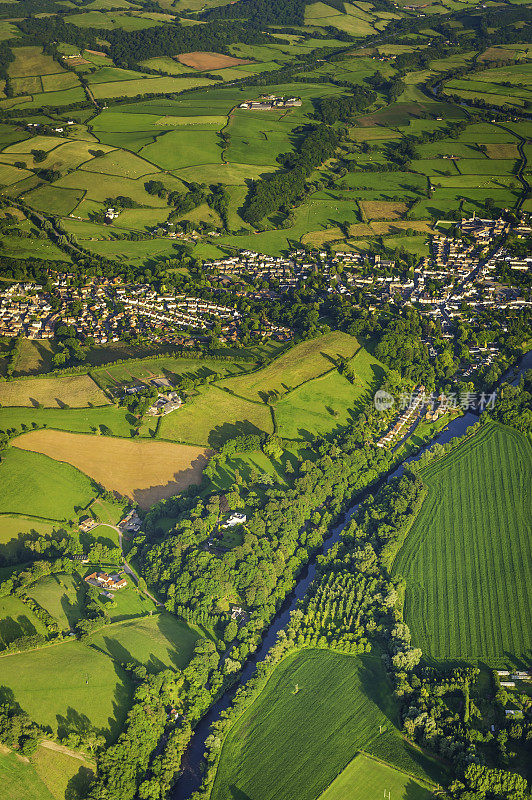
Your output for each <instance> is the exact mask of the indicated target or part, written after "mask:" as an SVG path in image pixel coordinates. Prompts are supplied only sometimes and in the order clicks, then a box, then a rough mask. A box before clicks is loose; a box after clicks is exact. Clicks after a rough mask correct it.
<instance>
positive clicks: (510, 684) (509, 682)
mask: <svg viewBox="0 0 532 800" xmlns="http://www.w3.org/2000/svg"><path fill="white" fill-rule="evenodd" d="M496 672H497V676H498V678H499V683H500V684H501V686H502V688H503V689H512V690H513V689H517V685H516V681H532V670H529V669H517V670H509V669H498V670H496ZM504 714H505V716H506V718H507V719H517V718H521V717H522V716H523V712H522V711H521V709H519V708H505V709H504Z"/></svg>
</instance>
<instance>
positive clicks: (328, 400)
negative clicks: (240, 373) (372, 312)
mask: <svg viewBox="0 0 532 800" xmlns="http://www.w3.org/2000/svg"><path fill="white" fill-rule="evenodd" d="M350 366H351V369H352V370H353V371H354V373H355V375H356V379H355V382H354V383H353V384H351V383H350V382H349V381H348V380H347V379H346V378H344V377H343V376H342V375H340V373H339V372H338V370H336V369H333V370H331V371H330V372H328V373H327V374H326V375H323V376H322V377H318V378H314V379H313V380H311V381H308V382H307V383H304V384H303V385H302V386H299V387H298V388H296V389H294V390H293V391H291V392H289V393H288V394H287V395H286V396H285V397H283V398H281V400H280V401H279V402H278V403H276V405H275V407H274V409H275V412H274V413H275V420H276V422H277V430H278V432H279V435H280V436H282V437H286V438H287V439H300V438H303V439H304V438H308V435H309V434H312V435H315V434H318V435H319V434H327V433H330V432H331V431H332V430H334V429H335V428H336V427H338V426H345V425H346V424H347V422H348V420H349V419H350V418H353V417H354V416H355V415H356V414H355V411H356V407H357V404H358V402H359V401H361V400H362V398H365V397H367V395H368V391H369V389H370V388H371V387H376V386H377V385H379V384H380V383H381V381H382V379H383V377H384V368H383V367H382V365H381V364H380V363H379V362H378V361H377V359H376V358H373V356H371V355H370V354H369V353H368V351H367V350H365V349H363V348H361V349H360V350H359V351H358V352H357V354H356V355H355V356H354V357H353V358H352V359H351V361H350Z"/></svg>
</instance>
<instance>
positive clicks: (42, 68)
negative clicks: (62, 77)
mask: <svg viewBox="0 0 532 800" xmlns="http://www.w3.org/2000/svg"><path fill="white" fill-rule="evenodd" d="M13 55H14V56H15V60H14V61H13V62H12V63H11V64H10V65H9V70H8V71H9V74H10V75H11V77H12V78H21V77H26V76H28V75H53V74H54V73H56V72H63V70H62V69H61V67H60V66H59V64H58V63H57V62H56V61H54V59H53V58H52V57H51V56H48V55H45V54H44V53H43V51H42V47H33V46H32V47H15V48H14V49H13Z"/></svg>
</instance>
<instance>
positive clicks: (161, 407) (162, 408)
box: [147, 392, 183, 417]
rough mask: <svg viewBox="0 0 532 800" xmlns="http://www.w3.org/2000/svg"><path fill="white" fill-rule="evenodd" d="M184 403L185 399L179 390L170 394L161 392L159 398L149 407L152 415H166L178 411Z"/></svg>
mask: <svg viewBox="0 0 532 800" xmlns="http://www.w3.org/2000/svg"><path fill="white" fill-rule="evenodd" d="M182 405H183V400H182V399H181V397H180V396H179V395H178V393H177V392H169V393H168V394H160V395H158V396H157V399H156V400H155V402H154V403H153V405H151V406H150V407H149V409H148V412H147V413H148V414H149V416H151V417H164V416H166V414H171V413H172V411H177V409H178V408H181V406H182Z"/></svg>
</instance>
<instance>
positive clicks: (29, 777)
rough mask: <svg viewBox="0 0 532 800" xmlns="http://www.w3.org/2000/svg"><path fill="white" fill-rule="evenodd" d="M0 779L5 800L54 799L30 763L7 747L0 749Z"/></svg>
mask: <svg viewBox="0 0 532 800" xmlns="http://www.w3.org/2000/svg"><path fill="white" fill-rule="evenodd" d="M0 781H1V782H2V793H3V795H4V798H5V800H20V798H21V797H23V798H24V800H56V798H55V797H54V795H53V794H51V792H50V790H49V789H48V788H47V787H46V785H45V784H44V783H43V781H42V780H41V778H40V777H39V776H38V775H37V773H36V771H35V770H34V769H33V767H32V765H31V764H29V763H28V762H27V761H25V760H23V759H22V758H21V757H20V756H18V755H16V754H15V753H13V752H11V751H10V750H8V749H7V747H6V748H5V749H4V748H3V747H2V750H0Z"/></svg>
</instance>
